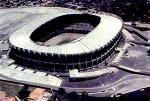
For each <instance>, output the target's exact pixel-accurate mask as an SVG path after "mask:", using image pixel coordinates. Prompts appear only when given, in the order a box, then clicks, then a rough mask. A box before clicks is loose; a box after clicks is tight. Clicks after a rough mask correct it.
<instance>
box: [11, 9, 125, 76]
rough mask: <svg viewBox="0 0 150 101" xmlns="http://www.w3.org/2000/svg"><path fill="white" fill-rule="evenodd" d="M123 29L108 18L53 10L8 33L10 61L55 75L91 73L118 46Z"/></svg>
mask: <svg viewBox="0 0 150 101" xmlns="http://www.w3.org/2000/svg"><path fill="white" fill-rule="evenodd" d="M114 23H115V25H114V26H112V25H113V24H114ZM122 27H123V22H122V20H120V19H118V18H117V17H114V16H111V15H107V14H94V13H92V14H88V13H83V12H79V11H74V10H70V9H66V8H61V9H59V8H55V9H53V11H52V12H50V14H48V15H46V16H44V17H42V18H38V19H36V20H34V21H31V22H30V23H28V24H26V25H24V26H23V27H22V28H20V29H18V30H17V31H15V32H14V33H12V34H11V36H10V37H9V42H10V47H11V50H10V58H12V59H14V60H16V62H17V63H19V64H21V65H24V66H27V67H31V68H37V69H40V70H44V71H46V72H52V73H56V74H62V73H69V70H72V69H77V70H78V71H86V70H92V69H93V68H99V67H98V66H99V64H101V63H102V62H104V61H105V60H106V59H107V58H108V57H110V56H111V55H112V54H113V53H114V52H115V49H116V48H117V47H118V46H119V45H120V44H121V42H122V41H123V34H122V32H121V31H122Z"/></svg>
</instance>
